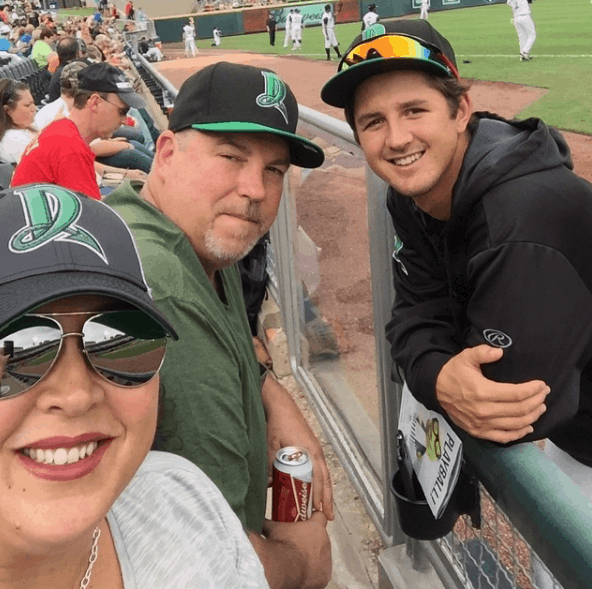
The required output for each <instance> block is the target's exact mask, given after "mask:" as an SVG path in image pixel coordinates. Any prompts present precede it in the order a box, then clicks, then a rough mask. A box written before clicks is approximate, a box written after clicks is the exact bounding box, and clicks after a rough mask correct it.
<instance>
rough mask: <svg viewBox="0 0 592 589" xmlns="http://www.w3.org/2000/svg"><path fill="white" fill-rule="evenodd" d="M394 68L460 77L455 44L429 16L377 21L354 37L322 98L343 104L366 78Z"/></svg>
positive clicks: (343, 105) (341, 106) (325, 86)
mask: <svg viewBox="0 0 592 589" xmlns="http://www.w3.org/2000/svg"><path fill="white" fill-rule="evenodd" d="M393 70H419V71H424V72H427V73H429V74H432V75H434V76H439V77H444V78H446V77H448V78H456V79H460V76H459V73H458V69H457V66H456V58H455V55H454V50H453V49H452V46H451V45H450V43H449V42H448V40H447V39H446V38H445V37H443V36H442V35H441V34H440V33H439V32H438V31H437V30H436V29H435V28H434V27H433V26H432V25H430V24H429V23H428V22H427V21H426V20H397V21H392V22H385V23H375V24H373V25H372V26H370V27H368V28H367V29H366V30H364V32H363V33H362V34H361V35H358V36H357V37H356V38H355V39H354V40H353V42H352V44H351V45H350V46H349V48H348V49H347V51H346V52H345V53H344V54H343V58H342V59H341V62H340V63H339V66H338V68H337V74H336V75H335V76H333V77H332V78H331V79H330V80H329V81H328V82H327V83H326V84H325V85H324V86H323V89H322V90H321V98H322V99H323V101H324V102H326V103H327V104H330V105H331V106H337V107H339V108H344V107H345V106H346V105H347V104H348V103H349V101H350V99H351V97H352V96H353V93H354V92H355V90H356V88H357V87H358V86H359V85H360V84H361V83H362V82H364V80H366V79H368V78H370V77H371V76H375V75H377V74H383V73H386V72H390V71H393Z"/></svg>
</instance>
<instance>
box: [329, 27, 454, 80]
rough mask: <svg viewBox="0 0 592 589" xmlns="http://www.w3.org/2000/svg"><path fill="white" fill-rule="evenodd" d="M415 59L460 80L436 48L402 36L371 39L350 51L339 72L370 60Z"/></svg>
mask: <svg viewBox="0 0 592 589" xmlns="http://www.w3.org/2000/svg"><path fill="white" fill-rule="evenodd" d="M393 58H397V59H415V60H422V61H426V62H429V63H431V64H433V65H436V66H438V67H439V68H441V69H442V70H443V72H444V73H446V74H447V75H449V76H452V77H455V78H457V79H458V80H460V74H459V73H458V70H457V69H456V66H455V65H454V63H452V61H451V60H450V59H449V58H448V57H446V55H444V53H442V51H440V49H438V48H437V47H434V46H430V45H428V44H427V43H424V42H420V41H418V40H417V39H413V38H412V37H404V36H402V35H381V36H380V37H372V38H371V39H369V40H368V41H364V42H363V43H360V44H359V45H356V46H355V47H354V48H353V49H351V50H350V51H349V52H348V53H347V55H345V56H344V58H343V59H342V61H341V64H340V65H339V71H340V72H342V71H345V70H346V69H348V68H349V67H351V66H355V65H358V64H360V63H363V62H365V61H368V60H371V59H393Z"/></svg>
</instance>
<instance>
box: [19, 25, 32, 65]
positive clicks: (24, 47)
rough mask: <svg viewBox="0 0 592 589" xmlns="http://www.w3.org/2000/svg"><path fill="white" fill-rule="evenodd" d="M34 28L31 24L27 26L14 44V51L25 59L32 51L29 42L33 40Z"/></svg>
mask: <svg viewBox="0 0 592 589" xmlns="http://www.w3.org/2000/svg"><path fill="white" fill-rule="evenodd" d="M34 28H35V27H34V26H33V25H32V24H27V25H25V27H24V30H23V33H22V35H21V36H20V37H19V39H18V41H17V42H16V45H15V47H16V50H17V51H18V52H19V53H20V54H21V55H23V56H25V57H27V56H28V55H29V54H30V52H31V49H32V46H31V41H32V40H33V36H32V35H33V30H34Z"/></svg>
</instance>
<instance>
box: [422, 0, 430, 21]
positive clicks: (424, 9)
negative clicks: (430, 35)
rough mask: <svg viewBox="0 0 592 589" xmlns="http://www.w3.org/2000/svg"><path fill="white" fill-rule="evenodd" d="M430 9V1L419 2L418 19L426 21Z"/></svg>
mask: <svg viewBox="0 0 592 589" xmlns="http://www.w3.org/2000/svg"><path fill="white" fill-rule="evenodd" d="M429 9H430V0H421V10H420V12H419V18H421V19H422V20H428V10H429Z"/></svg>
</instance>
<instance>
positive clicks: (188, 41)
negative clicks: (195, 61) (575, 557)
mask: <svg viewBox="0 0 592 589" xmlns="http://www.w3.org/2000/svg"><path fill="white" fill-rule="evenodd" d="M183 41H185V57H189V54H191V56H192V57H195V56H196V55H197V54H198V53H199V51H198V50H197V47H196V46H195V26H194V25H193V17H189V20H188V22H187V24H186V25H185V26H184V27H183Z"/></svg>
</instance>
